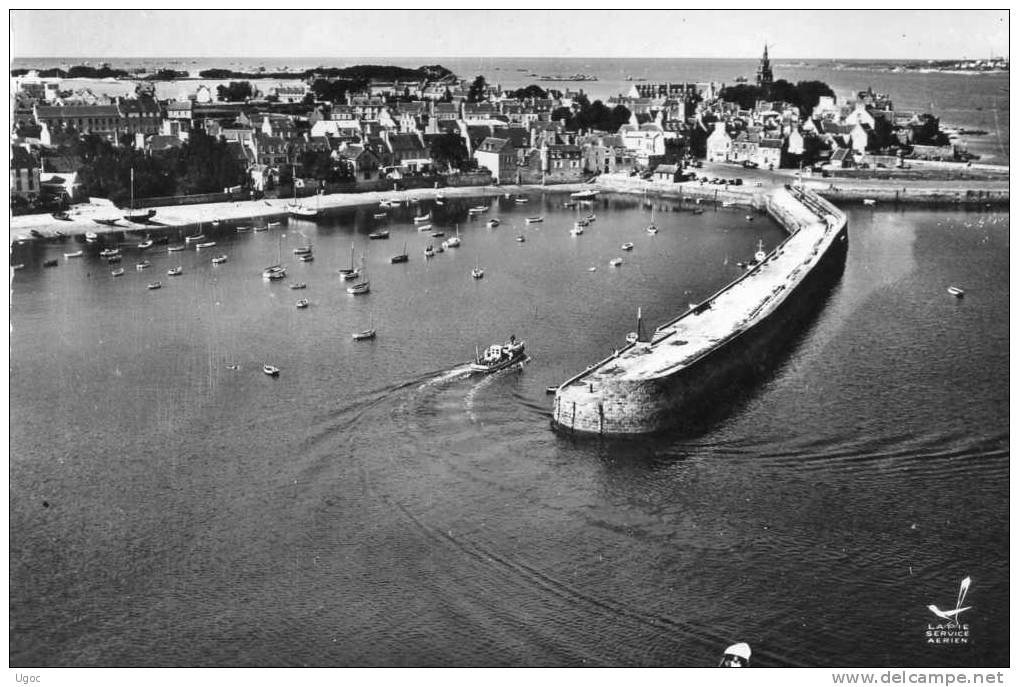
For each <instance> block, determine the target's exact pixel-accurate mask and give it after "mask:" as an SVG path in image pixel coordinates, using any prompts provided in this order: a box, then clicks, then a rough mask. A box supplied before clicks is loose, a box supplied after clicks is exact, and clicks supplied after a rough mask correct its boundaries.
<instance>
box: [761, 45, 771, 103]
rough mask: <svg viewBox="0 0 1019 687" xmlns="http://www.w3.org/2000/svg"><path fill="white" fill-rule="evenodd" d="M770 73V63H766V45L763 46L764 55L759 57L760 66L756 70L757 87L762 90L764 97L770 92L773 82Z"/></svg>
mask: <svg viewBox="0 0 1019 687" xmlns="http://www.w3.org/2000/svg"><path fill="white" fill-rule="evenodd" d="M774 80H775V79H774V77H773V75H772V73H771V62H769V61H768V44H767V43H765V44H764V55H763V56H762V57H761V66H760V67H758V68H757V85H758V86H759V87H761V88H763V89H764V93H765V97H767V94H768V92H769V91H770V90H771V84H772V82H773V81H774Z"/></svg>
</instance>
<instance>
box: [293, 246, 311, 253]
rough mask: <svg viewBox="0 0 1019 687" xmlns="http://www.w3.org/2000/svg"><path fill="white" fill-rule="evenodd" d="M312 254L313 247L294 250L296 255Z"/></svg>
mask: <svg viewBox="0 0 1019 687" xmlns="http://www.w3.org/2000/svg"><path fill="white" fill-rule="evenodd" d="M309 253H311V246H301V247H299V248H295V249H294V255H308V254H309Z"/></svg>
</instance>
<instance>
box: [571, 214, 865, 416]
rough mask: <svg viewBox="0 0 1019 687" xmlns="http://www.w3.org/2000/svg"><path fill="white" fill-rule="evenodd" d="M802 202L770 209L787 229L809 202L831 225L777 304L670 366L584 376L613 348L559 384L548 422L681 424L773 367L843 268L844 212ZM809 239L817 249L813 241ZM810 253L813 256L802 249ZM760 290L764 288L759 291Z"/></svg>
mask: <svg viewBox="0 0 1019 687" xmlns="http://www.w3.org/2000/svg"><path fill="white" fill-rule="evenodd" d="M799 202H800V203H803V205H802V206H801V207H799V208H791V207H789V206H788V204H787V202H784V201H773V202H769V204H768V211H769V212H770V213H771V214H772V216H773V217H774V218H775V219H776V221H778V222H779V223H780V224H782V226H783V227H785V228H786V230H787V231H789V232H790V236H792V235H793V234H795V233H796V232H798V231H800V230H801V229H802V228H803V227H804V226H805V224H806V222H804V213H803V211H804V210H805V209H807V204H809V205H810V206H812V207H810V208H809V209H810V211H811V212H812V213H823V215H824V221H827V222H830V223H831V224H830V226H833V227H834V230H833V231H831V232H830V234H829V235H828V237H827V239H826V241H827V243H826V244H824V245H823V247H822V248H821V250H822V254H821V256H820V258H819V259H818V260H817V261H816V262H815V263H814V265H813V266H812V267H810V268H809V271H807V272H806V273H805V274H803V276H802V277H801V278H800V280H799V281H798V282H797V283H796V285H795V286H794V287H793V288H792V289H791V290H789V291H788V292H787V293H786V294H785V297H784V298H783V299H782V300H781V302H780V303H779V304H778V305H775V306H774V307H773V309H772V310H771V311H770V312H767V313H766V314H764V315H762V316H761V317H760V319H758V320H757V321H756V322H753V323H751V324H749V325H748V326H746V327H742V328H739V329H737V330H736V331H735V332H734V333H733V334H731V335H729V336H728V337H726V338H725V339H723V340H722V341H719V342H717V343H716V344H715V345H713V346H712V347H711V348H710V349H708V350H707V351H705V352H704V353H703V354H701V356H700V357H698V358H697V359H695V360H693V361H690V362H689V363H686V364H684V365H682V366H680V367H678V368H677V369H676V370H675V371H671V372H670V371H668V370H666V371H665V372H664V373H661V374H653V375H645V376H643V377H640V378H633V377H630V378H626V377H620V378H618V379H612V380H611V381H607V380H606V379H604V378H602V379H600V380H599V382H597V383H595V382H590V383H587V384H585V377H587V376H588V375H590V374H591V373H592V372H594V371H596V370H601V371H603V372H611V371H612V369H611V366H613V365H614V364H615V363H614V362H613V361H614V359H615V358H616V357H617V355H614V356H611V357H609V358H607V359H606V360H604V361H601V362H600V363H598V364H596V365H594V366H592V367H591V368H589V369H588V370H585V371H584V372H582V373H580V374H579V375H576V376H575V377H573V378H571V379H569V380H567V381H566V382H564V383H563V384H562V385H561V386H560V387H559V389H558V390H557V392H556V398H555V401H554V406H553V426H554V427H556V428H557V429H559V430H562V431H567V432H571V433H576V432H579V433H585V434H601V435H607V434H615V435H626V434H644V433H650V432H656V431H661V430H664V429H667V428H670V427H675V426H678V425H683V424H684V423H685V422H686V421H688V420H690V419H691V417H694V416H696V415H698V414H702V412H701V411H702V410H703V408H704V407H705V405H706V404H705V401H707V400H711V399H712V398H714V397H724V396H727V395H729V394H730V393H731V391H732V389H733V387H734V385H737V384H740V383H742V382H743V381H745V380H747V379H758V378H760V377H762V376H764V375H766V374H767V373H768V372H769V371H770V370H771V369H773V363H774V361H775V359H776V358H777V357H780V356H782V355H784V352H785V350H786V344H787V342H788V341H789V339H790V338H791V337H792V336H793V335H794V333H795V332H797V331H799V330H800V329H801V324H802V322H803V321H804V320H805V319H808V318H809V317H810V315H811V314H813V313H816V312H817V310H818V308H819V307H820V304H821V303H822V302H823V301H824V300H825V298H826V295H827V292H828V290H830V288H831V286H832V284H833V283H834V282H835V281H836V280H837V278H838V276H839V275H841V273H842V270H843V268H844V265H845V256H846V252H847V246H848V227H847V225H846V221H845V215H843V214H842V213H841V212H839V211H838V210H837V209H836V208H834V206H831V205H830V204H828V203H827V202H825V201H824V200H822V199H819V198H817V197H816V196H812V195H810V194H804V195H803V196H802V197H801V199H800V200H799ZM816 219H817V216H816V215H815V221H816ZM787 242H788V239H787V240H786V241H785V242H783V243H782V244H781V245H779V246H778V247H776V248H775V249H774V250H773V251H772V253H771V255H775V254H777V253H780V252H781V251H783V249H784V247H785V245H786V243H787ZM814 246H815V248H814V250H815V251H817V250H818V248H817V246H818V243H815V244H814ZM769 257H770V256H769ZM809 260H810V256H807V261H809ZM799 264H802V261H800V262H799ZM755 269H757V268H755ZM751 273H752V270H751V271H748V272H747V273H746V274H744V275H742V276H741V277H740V278H738V279H737V280H735V281H734V282H732V283H731V284H729V285H727V286H725V287H723V288H722V289H721V290H719V292H718V293H716V294H714V295H712V296H711V297H709V298H708V299H706V300H705V301H703V302H702V305H704V304H710V302H711V301H712V300H713V299H714V298H715V297H717V296H718V295H719V294H721V293H723V292H725V291H726V290H728V289H730V288H732V287H733V286H734V285H735V284H737V283H739V282H740V281H741V280H742V279H744V278H747V277H748V276H749V275H750V274H751ZM764 296H765V294H762V298H763V297H764ZM765 300H766V299H765ZM763 302H765V301H764V300H762V303H763ZM696 311H697V308H694V309H693V310H690V311H687V312H684V313H682V314H681V315H679V316H678V317H676V318H674V319H673V320H671V321H670V322H667V323H665V324H663V325H661V326H659V327H658V329H657V330H656V332H655V336H654V337H652V343H651V345H650V346H648V347H647V349H646V353H645V355H651V356H653V355H655V350H654V349H655V347H656V346H668V345H669V344H670V341H669V340H668V338H669V336H670V335H671V334H674V333H675V332H674V331H673V332H671V334H670V333H669V332H668V330H667V328H668V327H670V326H671V325H673V324H675V323H676V322H678V321H679V320H681V319H683V318H684V317H688V316H691V315H693V314H695V313H696ZM636 345H640V344H636ZM632 348H633V345H631V346H628V347H627V348H626V349H624V351H632ZM620 353H622V351H621V352H620Z"/></svg>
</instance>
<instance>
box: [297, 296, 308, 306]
mask: <svg viewBox="0 0 1019 687" xmlns="http://www.w3.org/2000/svg"><path fill="white" fill-rule="evenodd" d="M295 305H296V306H297V307H298V308H307V307H308V299H307V298H302V299H301V300H299V301H297V303H295Z"/></svg>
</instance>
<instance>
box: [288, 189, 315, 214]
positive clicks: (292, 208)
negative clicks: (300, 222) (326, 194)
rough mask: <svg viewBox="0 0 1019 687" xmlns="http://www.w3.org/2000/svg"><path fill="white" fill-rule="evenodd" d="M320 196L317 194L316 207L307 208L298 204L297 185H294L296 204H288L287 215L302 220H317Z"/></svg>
mask: <svg viewBox="0 0 1019 687" xmlns="http://www.w3.org/2000/svg"><path fill="white" fill-rule="evenodd" d="M319 213H321V210H320V209H319V194H318V193H316V194H315V207H314V208H306V207H304V206H303V205H301V204H300V203H298V202H297V185H296V184H295V185H294V202H292V203H288V204H287V214H288V215H290V216H291V217H298V218H300V219H315V218H316V217H318V216H319Z"/></svg>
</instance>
